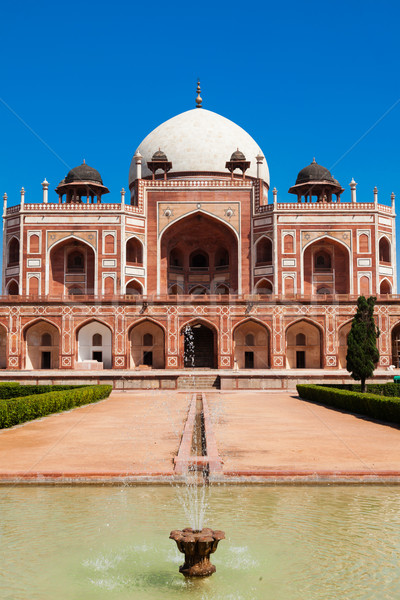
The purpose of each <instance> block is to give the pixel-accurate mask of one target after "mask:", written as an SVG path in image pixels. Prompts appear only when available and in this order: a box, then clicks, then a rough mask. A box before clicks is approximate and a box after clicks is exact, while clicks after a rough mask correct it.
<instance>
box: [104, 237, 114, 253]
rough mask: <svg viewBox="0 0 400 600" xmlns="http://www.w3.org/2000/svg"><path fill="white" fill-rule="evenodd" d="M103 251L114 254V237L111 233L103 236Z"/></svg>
mask: <svg viewBox="0 0 400 600" xmlns="http://www.w3.org/2000/svg"><path fill="white" fill-rule="evenodd" d="M104 253H105V254H114V253H115V238H114V236H113V235H112V234H111V233H108V234H107V235H105V236H104Z"/></svg>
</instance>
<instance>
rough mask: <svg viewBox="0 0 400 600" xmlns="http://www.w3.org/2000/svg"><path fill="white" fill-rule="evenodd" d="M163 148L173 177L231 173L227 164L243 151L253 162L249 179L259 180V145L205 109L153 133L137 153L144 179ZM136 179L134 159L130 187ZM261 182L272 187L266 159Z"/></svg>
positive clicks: (178, 118) (159, 128)
mask: <svg viewBox="0 0 400 600" xmlns="http://www.w3.org/2000/svg"><path fill="white" fill-rule="evenodd" d="M159 148H160V149H161V150H162V151H163V152H165V154H166V155H167V157H168V160H169V161H170V162H172V169H171V171H170V172H171V173H173V172H175V173H176V172H187V171H195V172H199V171H200V172H203V171H208V172H209V171H211V172H222V173H228V171H227V169H226V168H225V163H226V162H227V161H229V159H230V157H231V155H232V153H233V152H234V151H235V150H236V149H237V148H239V150H240V151H241V152H243V154H244V155H245V156H246V160H248V161H250V168H249V169H248V170H247V171H246V175H250V176H252V177H257V161H256V156H257V155H258V154H259V153H260V147H259V145H258V144H257V143H256V142H255V141H254V140H253V138H252V137H251V136H250V135H249V134H248V133H247V132H246V131H245V130H244V129H242V128H241V127H239V125H236V123H233V122H232V121H230V120H229V119H225V117H221V115H217V114H216V113H214V112H211V111H210V110H205V109H204V108H194V109H192V110H188V111H186V112H184V113H181V114H180V115H177V116H176V117H173V118H172V119H169V120H168V121H165V123H162V124H161V125H159V126H158V127H156V129H154V130H153V131H152V132H151V133H149V135H148V136H147V137H146V138H145V139H144V140H143V142H142V143H141V144H140V146H139V147H138V149H137V151H139V153H140V154H141V155H142V157H143V159H142V177H146V176H147V175H151V172H150V171H149V169H148V168H147V162H148V161H150V160H151V158H152V156H153V154H154V153H155V152H156V151H157V150H158V149H159ZM237 173H240V171H237ZM136 178H137V177H136V163H135V160H134V159H132V162H131V167H130V169H129V183H130V184H131V183H132V182H133V181H134V180H135V179H136ZM261 178H262V179H263V180H264V181H265V182H266V183H267V184H268V185H269V170H268V165H267V162H266V160H265V159H264V161H263V163H262V165H261Z"/></svg>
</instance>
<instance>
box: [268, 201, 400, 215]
mask: <svg viewBox="0 0 400 600" xmlns="http://www.w3.org/2000/svg"><path fill="white" fill-rule="evenodd" d="M273 210H277V211H280V210H290V211H305V212H307V211H308V212H312V211H339V212H340V211H347V212H351V211H356V210H364V211H374V210H378V211H380V212H384V213H388V214H393V212H394V211H393V210H392V207H391V206H387V205H386V204H374V202H332V203H331V202H329V203H327V202H277V203H276V204H266V205H264V206H260V207H259V208H258V209H257V213H259V212H262V213H263V212H270V211H273Z"/></svg>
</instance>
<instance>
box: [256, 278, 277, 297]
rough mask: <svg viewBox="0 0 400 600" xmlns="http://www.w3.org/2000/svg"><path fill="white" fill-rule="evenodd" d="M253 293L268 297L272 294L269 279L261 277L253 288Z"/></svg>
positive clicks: (272, 289) (272, 290) (272, 288)
mask: <svg viewBox="0 0 400 600" xmlns="http://www.w3.org/2000/svg"><path fill="white" fill-rule="evenodd" d="M255 293H256V294H260V295H268V296H270V295H271V294H273V293H274V286H273V284H272V282H271V281H270V280H269V279H267V278H266V277H263V278H262V279H260V281H257V283H256V286H255Z"/></svg>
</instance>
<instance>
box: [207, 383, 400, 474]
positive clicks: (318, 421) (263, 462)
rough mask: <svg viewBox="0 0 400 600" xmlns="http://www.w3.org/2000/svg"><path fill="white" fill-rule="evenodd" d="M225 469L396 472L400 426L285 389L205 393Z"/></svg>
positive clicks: (399, 463) (399, 468) (249, 471)
mask: <svg viewBox="0 0 400 600" xmlns="http://www.w3.org/2000/svg"><path fill="white" fill-rule="evenodd" d="M207 397H208V402H209V406H210V409H211V413H212V415H213V417H212V420H213V422H214V432H215V437H216V441H217V446H218V449H219V453H220V455H221V456H222V459H223V461H224V473H225V474H229V475H233V474H235V473H239V474H243V475H252V474H254V475H257V474H265V475H267V474H269V475H273V474H276V475H280V474H281V475H283V474H287V475H288V476H296V474H297V475H300V474H302V475H303V476H304V475H307V474H314V473H318V474H321V475H322V476H332V475H337V474H339V473H342V474H350V475H351V474H354V475H355V476H357V477H359V478H360V479H361V480H362V479H364V478H368V477H369V476H371V477H373V476H378V477H379V476H388V475H389V474H394V475H397V477H398V478H399V480H400V429H397V428H395V427H392V426H390V425H385V424H380V423H376V422H372V421H368V420H366V419H363V418H362V417H357V416H355V415H351V414H345V413H341V412H339V411H335V410H332V409H329V408H326V407H323V406H319V405H317V404H312V403H311V402H305V401H302V400H300V399H299V398H298V397H297V396H296V395H295V394H290V393H287V392H273V391H271V392H270V391H265V392H250V391H243V392H237V393H224V392H220V393H209V394H207Z"/></svg>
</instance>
